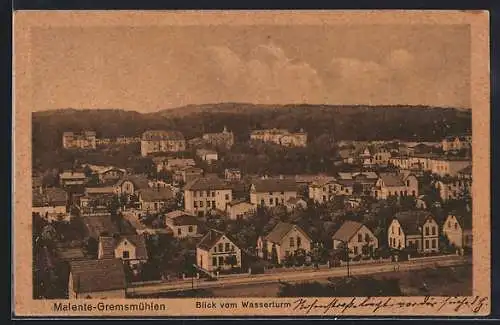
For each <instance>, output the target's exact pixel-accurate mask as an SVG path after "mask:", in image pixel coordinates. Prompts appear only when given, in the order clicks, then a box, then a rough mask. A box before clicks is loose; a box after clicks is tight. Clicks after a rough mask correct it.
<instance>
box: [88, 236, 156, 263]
mask: <svg viewBox="0 0 500 325" xmlns="http://www.w3.org/2000/svg"><path fill="white" fill-rule="evenodd" d="M97 258H98V259H113V258H116V259H121V260H122V261H125V262H128V263H129V264H130V265H137V264H139V263H145V262H147V260H148V251H147V249H146V242H145V240H144V237H143V236H141V235H120V236H114V237H111V236H100V237H99V246H98V250H97Z"/></svg>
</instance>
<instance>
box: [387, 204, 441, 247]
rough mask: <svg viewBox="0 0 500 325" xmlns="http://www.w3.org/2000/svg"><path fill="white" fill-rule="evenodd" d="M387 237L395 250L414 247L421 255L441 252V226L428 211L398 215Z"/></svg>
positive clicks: (407, 212) (389, 228)
mask: <svg viewBox="0 0 500 325" xmlns="http://www.w3.org/2000/svg"><path fill="white" fill-rule="evenodd" d="M387 237H388V242H389V247H391V248H393V249H398V250H401V249H404V248H406V247H413V248H415V249H416V250H417V251H418V252H421V253H429V252H437V251H438V250H439V225H438V223H437V221H436V219H435V218H434V216H433V215H432V214H431V213H429V212H427V211H405V212H399V213H396V214H395V215H394V218H393V220H392V222H391V223H390V224H389V227H388V230H387Z"/></svg>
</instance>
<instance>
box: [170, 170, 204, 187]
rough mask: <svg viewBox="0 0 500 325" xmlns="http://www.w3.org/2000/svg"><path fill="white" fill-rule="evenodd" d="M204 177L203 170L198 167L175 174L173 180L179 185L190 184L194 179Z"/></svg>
mask: <svg viewBox="0 0 500 325" xmlns="http://www.w3.org/2000/svg"><path fill="white" fill-rule="evenodd" d="M202 176H203V169H201V168H198V167H191V166H188V167H184V168H182V169H179V170H176V171H175V172H174V176H173V180H174V181H175V182H178V183H181V182H182V183H184V184H186V183H189V182H191V181H192V180H194V179H197V178H199V177H202Z"/></svg>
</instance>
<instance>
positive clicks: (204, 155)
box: [196, 149, 219, 164]
mask: <svg viewBox="0 0 500 325" xmlns="http://www.w3.org/2000/svg"><path fill="white" fill-rule="evenodd" d="M196 155H197V156H198V157H200V159H201V160H203V161H206V162H207V163H209V164H210V163H212V162H214V161H217V160H218V159H219V156H218V154H217V151H215V150H209V149H198V150H196Z"/></svg>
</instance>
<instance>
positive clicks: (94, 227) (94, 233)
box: [83, 214, 118, 238]
mask: <svg viewBox="0 0 500 325" xmlns="http://www.w3.org/2000/svg"><path fill="white" fill-rule="evenodd" d="M83 222H84V224H85V226H86V227H87V229H88V232H89V235H90V236H91V237H94V238H98V237H99V236H100V235H101V233H103V232H107V233H109V234H114V233H118V228H117V226H116V224H115V223H114V222H113V220H111V215H110V214H100V215H90V216H85V217H84V218H83Z"/></svg>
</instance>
